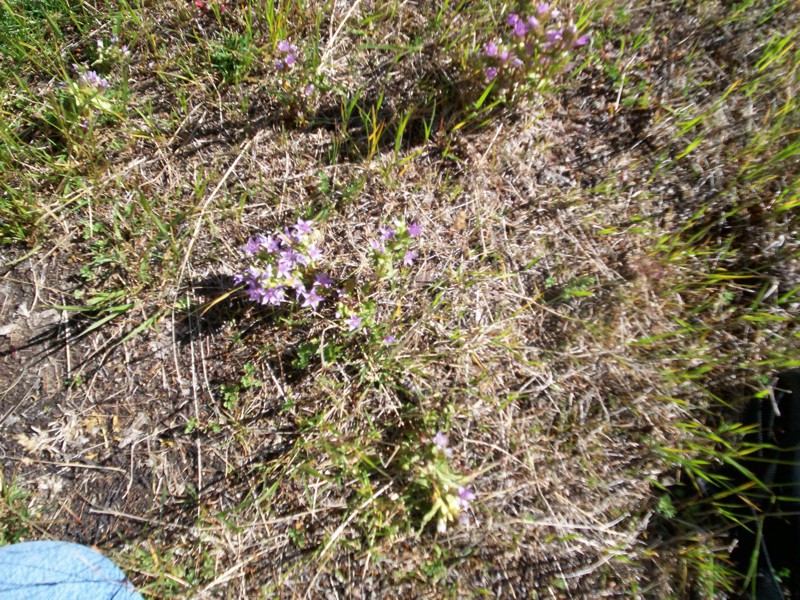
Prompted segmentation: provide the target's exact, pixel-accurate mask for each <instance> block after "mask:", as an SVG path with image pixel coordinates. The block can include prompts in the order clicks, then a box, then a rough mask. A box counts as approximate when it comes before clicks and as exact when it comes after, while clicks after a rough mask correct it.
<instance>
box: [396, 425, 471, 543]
mask: <svg viewBox="0 0 800 600" xmlns="http://www.w3.org/2000/svg"><path fill="white" fill-rule="evenodd" d="M404 450H405V452H404V456H403V457H402V468H403V470H404V471H406V472H407V473H408V474H409V476H410V496H411V498H410V501H411V502H412V503H418V504H419V505H420V506H421V507H423V510H425V511H426V512H425V513H424V514H423V515H422V517H421V521H420V531H421V530H422V529H424V528H425V526H426V525H427V524H428V523H431V522H432V521H435V522H436V530H437V531H438V532H439V533H444V532H445V531H447V527H448V526H449V525H451V524H454V523H455V522H459V523H461V524H462V525H465V524H466V523H467V522H468V521H469V511H470V509H471V504H472V502H473V501H474V500H475V498H476V495H475V492H474V490H473V489H472V488H470V487H468V483H469V478H468V477H466V476H464V475H462V474H460V473H458V472H457V471H456V470H455V469H453V467H452V465H451V464H450V459H451V457H452V456H453V451H452V448H450V446H449V438H448V436H447V435H446V434H445V433H443V432H441V431H437V432H436V434H435V435H434V436H433V437H432V438H427V437H425V436H423V437H421V438H420V439H416V438H414V439H410V440H408V441H407V442H406V444H405V448H404Z"/></svg>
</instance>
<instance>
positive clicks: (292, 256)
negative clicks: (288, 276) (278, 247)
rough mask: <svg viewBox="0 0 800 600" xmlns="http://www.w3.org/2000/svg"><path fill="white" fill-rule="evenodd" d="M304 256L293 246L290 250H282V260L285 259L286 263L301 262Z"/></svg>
mask: <svg viewBox="0 0 800 600" xmlns="http://www.w3.org/2000/svg"><path fill="white" fill-rule="evenodd" d="M302 258H303V255H302V254H300V253H299V252H295V251H294V250H292V249H291V248H289V249H288V250H282V251H281V260H282V261H285V262H286V263H288V264H290V265H292V266H294V265H295V264H297V263H299V262H301V259H302Z"/></svg>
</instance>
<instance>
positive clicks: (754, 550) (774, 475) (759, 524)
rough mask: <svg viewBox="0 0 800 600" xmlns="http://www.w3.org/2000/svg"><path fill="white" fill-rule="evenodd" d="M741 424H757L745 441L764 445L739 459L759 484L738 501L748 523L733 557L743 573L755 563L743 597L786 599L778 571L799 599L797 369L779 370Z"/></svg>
mask: <svg viewBox="0 0 800 600" xmlns="http://www.w3.org/2000/svg"><path fill="white" fill-rule="evenodd" d="M744 422H745V423H746V424H754V425H757V429H756V430H755V431H754V432H753V433H752V434H750V435H749V436H748V437H749V439H747V440H746V441H748V442H750V443H754V444H759V445H761V444H766V445H767V447H765V448H763V449H761V450H759V451H758V452H757V453H756V454H755V456H754V457H753V458H752V459H750V460H747V461H745V462H744V463H743V465H744V466H745V467H747V468H748V469H749V470H750V471H751V472H752V473H753V474H754V475H755V476H756V477H757V478H758V480H759V481H760V482H761V483H762V484H763V487H760V486H759V487H757V488H751V491H748V492H747V501H745V500H742V502H741V508H742V512H743V515H744V516H745V518H746V521H747V522H746V523H745V524H744V525H741V526H739V527H737V528H736V530H735V532H734V535H735V537H736V538H737V539H738V544H737V547H736V548H735V549H734V551H733V554H732V556H731V558H732V559H733V561H734V564H735V565H736V568H737V570H738V571H739V573H741V574H742V575H743V576H744V575H746V574H747V573H749V572H751V571H752V568H753V565H754V563H755V573H754V574H755V581H752V580H751V583H750V584H749V585H748V586H747V590H745V591H744V594H745V595H744V598H748V599H752V600H785V598H786V596H785V595H784V592H783V590H782V589H781V583H780V581H779V580H778V577H777V574H778V573H781V574H784V575H785V574H786V573H789V576H788V578H787V577H783V578H782V580H783V583H784V585H785V586H786V587H787V588H788V590H789V593H790V595H791V596H790V597H791V599H792V600H800V369H793V370H791V371H785V372H783V373H781V374H780V375H779V376H778V381H777V383H776V384H775V386H774V389H773V393H772V395H771V396H770V397H768V398H757V399H754V400H753V401H752V402H751V403H750V405H749V406H748V408H747V412H746V414H745V418H744ZM743 477H744V476H743V475H742V474H740V473H738V472H737V473H736V476H734V477H732V479H734V481H733V483H734V484H735V485H736V484H741V483H745V480H743ZM748 516H749V517H750V518H749V519H748V518H747V517H748Z"/></svg>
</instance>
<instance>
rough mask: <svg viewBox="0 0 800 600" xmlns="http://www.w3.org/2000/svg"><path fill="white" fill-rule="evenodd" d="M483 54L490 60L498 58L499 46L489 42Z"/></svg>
mask: <svg viewBox="0 0 800 600" xmlns="http://www.w3.org/2000/svg"><path fill="white" fill-rule="evenodd" d="M483 53H484V54H485V55H486V56H488V57H490V58H494V57H495V56H497V44H495V43H494V42H489V43H488V44H486V45H485V46H484V47H483Z"/></svg>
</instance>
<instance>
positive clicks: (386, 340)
mask: <svg viewBox="0 0 800 600" xmlns="http://www.w3.org/2000/svg"><path fill="white" fill-rule="evenodd" d="M383 343H384V344H386V345H387V346H391V345H392V344H396V343H397V338H396V337H394V336H393V335H391V334H390V335H387V336H386V337H385V338H383Z"/></svg>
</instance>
